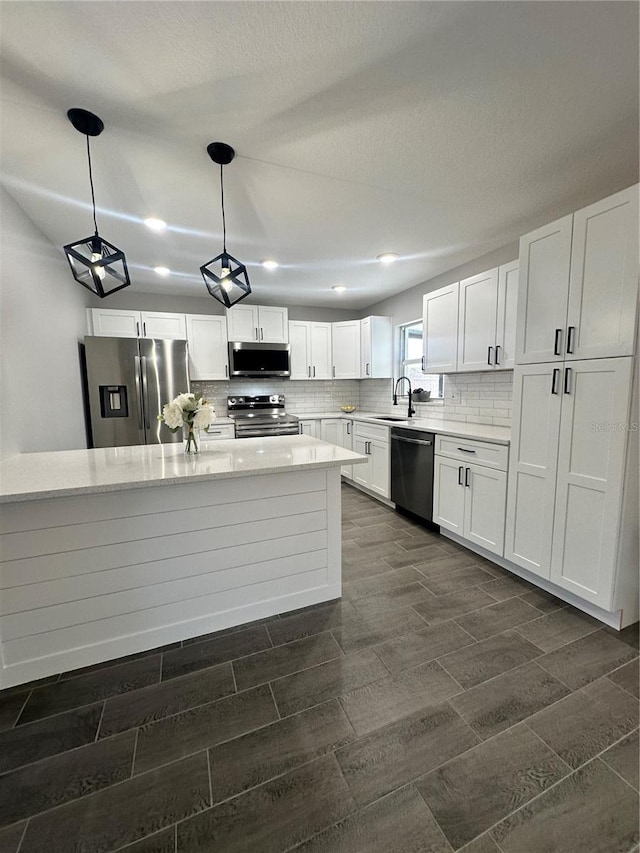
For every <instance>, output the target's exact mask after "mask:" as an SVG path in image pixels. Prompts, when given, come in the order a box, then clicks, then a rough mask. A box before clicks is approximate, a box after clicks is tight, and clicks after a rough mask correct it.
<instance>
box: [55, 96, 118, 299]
mask: <svg viewBox="0 0 640 853" xmlns="http://www.w3.org/2000/svg"><path fill="white" fill-rule="evenodd" d="M67 118H68V119H69V121H70V122H71V124H72V125H73V126H74V127H75V129H76V130H77V131H78V132H79V133H82V134H84V135H85V136H86V137H87V160H88V161H89V185H90V186H91V204H92V206H93V227H94V229H95V233H94V235H93V236H92V237H84V238H83V239H82V240H78V241H77V242H76V243H69V244H68V245H67V246H65V247H64V252H65V254H66V256H67V260H68V261H69V266H70V267H71V272H72V273H73V277H74V278H75V280H76V281H77V282H79V283H80V284H81V285H82V286H83V287H86V288H87V290H90V291H91V292H92V293H95V294H96V296H99V297H100V298H101V299H104V297H105V296H109V294H111V293H115V292H116V291H117V290H122V288H123V287H128V286H129V285H130V284H131V280H130V278H129V271H128V269H127V261H126V258H125V256H124V252H121V251H120V249H118V248H117V247H116V246H114V245H113V244H112V243H109V242H108V241H107V240H105V239H104V238H103V237H101V236H100V235H99V234H98V223H97V221H96V199H95V194H94V191H93V173H92V171H91V148H90V143H89V138H90V137H91V136H100V134H101V133H102V131H103V130H104V124H103V123H102V120H101V119H99V118H98V116H96V115H94V114H93V113H90V112H89V111H88V110H81V109H72V110H69V111H68V112H67Z"/></svg>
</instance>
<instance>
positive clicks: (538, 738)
mask: <svg viewBox="0 0 640 853" xmlns="http://www.w3.org/2000/svg"><path fill="white" fill-rule="evenodd" d="M560 701H562V700H560ZM542 710H543V711H545V710H546V708H543V709H542ZM531 716H535V714H532V715H531ZM530 719H531V717H527V719H526V720H523V721H522V725H523V726H524V727H525V728H526V729H527V731H529V732H530V733H531V734H532V735H533V736H534V737H535V738H536V739H537V740H539V741H540V743H541V744H542V745H543V746H545V747H546V748H547V749H548V750H549V751H550V752H552V753H553V754H554V755H555V756H556V758H557V759H558V760H559V761H561V762H562V764H564V766H565V767H566V768H567V770H568V771H569V772H568V773H566V774H565V777H566V776H570V775H571V774H572V773H573V772H574V771H575V770H577V769H578V768H577V767H572V766H571V765H570V764H569V762H568V761H565V760H564V758H563V757H562V756H561V755H560V753H559V752H556V751H555V749H554V748H553V747H552V746H551V744H550V743H547V742H546V740H545V739H544V738H543V737H542V735H539V734H538V732H536V731H534V730H533V729H532V728H531V726H530V725H529V723H528V720H530ZM584 763H585V764H586V763H587V762H586V761H585V762H584ZM580 766H582V765H580ZM563 778H564V777H563Z"/></svg>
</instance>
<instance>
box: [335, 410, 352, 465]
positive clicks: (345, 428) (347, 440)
mask: <svg viewBox="0 0 640 853" xmlns="http://www.w3.org/2000/svg"><path fill="white" fill-rule="evenodd" d="M338 435H339V438H340V446H341V447H344V448H346V450H353V421H348V420H344V419H342V420H340V426H339V433H338ZM340 472H341V474H342V476H343V477H346V479H347V480H352V479H353V465H343V466H342V468H341V469H340Z"/></svg>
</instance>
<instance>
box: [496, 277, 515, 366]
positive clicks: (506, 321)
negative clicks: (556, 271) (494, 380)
mask: <svg viewBox="0 0 640 853" xmlns="http://www.w3.org/2000/svg"><path fill="white" fill-rule="evenodd" d="M519 268H520V263H519V261H512V262H511V263H510V264H504V265H503V266H501V267H498V318H497V324H496V350H495V358H494V362H495V363H494V367H495V369H496V370H512V369H513V366H514V365H515V353H516V318H517V308H518V280H519Z"/></svg>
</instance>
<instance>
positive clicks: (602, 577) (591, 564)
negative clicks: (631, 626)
mask: <svg viewBox="0 0 640 853" xmlns="http://www.w3.org/2000/svg"><path fill="white" fill-rule="evenodd" d="M632 370H633V359H632V358H608V359H604V358H603V359H590V360H585V361H573V362H565V363H564V364H559V365H558V364H557V363H555V364H554V363H551V364H539V365H526V366H521V367H517V368H516V371H515V375H514V412H513V414H514V418H513V438H512V441H513V443H512V461H511V466H510V474H509V499H508V508H507V513H508V523H507V545H506V551H505V556H506V557H507V559H509V560H511V561H512V562H514V563H516V564H517V565H519V566H522V567H523V568H526V569H528V570H529V571H531V572H533V573H534V574H537V575H539V576H540V577H543V578H546V579H547V580H550V581H552V582H553V583H554V584H556V585H557V586H559V587H561V588H562V589H565V590H567V591H568V592H572V593H574V594H575V595H577V596H579V597H580V598H582V599H584V600H585V601H588V602H590V603H592V604H595V605H597V606H598V607H601V608H602V609H604V610H607V611H611V610H613V609H614V607H615V602H616V582H617V581H620V582H622V579H623V577H624V576H625V575H626V574H628V573H629V571H635V572H636V574H637V569H638V566H637V558H636V561H635V567H630V566H629V565H626V564H619V561H620V559H621V556H620V555H621V552H622V551H623V550H624V549H620V547H619V543H620V536H621V527H622V526H623V525H622V522H621V519H622V509H623V498H624V486H625V453H626V451H627V445H628V442H629V437H630V430H629V422H630V418H629V409H630V395H631V377H632ZM631 440H632V441H633V440H637V438H636V436H634V435H632V434H631ZM633 476H635V477H637V471H636V472H635V474H634V475H633ZM635 523H636V524H637V518H636V519H635ZM627 562H629V561H627Z"/></svg>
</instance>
